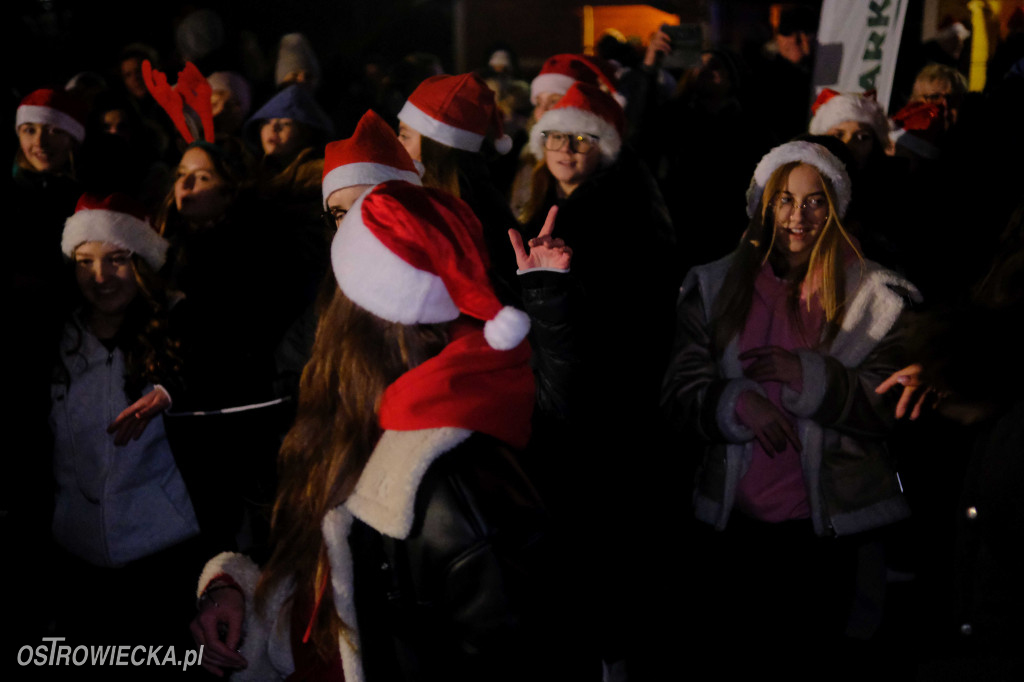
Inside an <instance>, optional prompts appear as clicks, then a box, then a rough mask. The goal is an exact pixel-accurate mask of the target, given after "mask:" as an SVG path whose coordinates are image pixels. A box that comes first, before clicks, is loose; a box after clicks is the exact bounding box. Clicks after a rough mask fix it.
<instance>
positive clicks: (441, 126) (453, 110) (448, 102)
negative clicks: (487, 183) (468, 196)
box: [398, 73, 512, 154]
mask: <svg viewBox="0 0 1024 682" xmlns="http://www.w3.org/2000/svg"><path fill="white" fill-rule="evenodd" d="M398 120H399V121H401V122H403V123H405V124H406V125H407V126H409V127H410V128H412V129H413V130H415V131H416V132H418V133H419V134H420V135H423V136H425V137H429V138H430V139H431V140H434V141H435V142H440V143H441V144H443V145H446V146H448V147H454V148H455V149H462V150H464V151H467V152H479V151H480V147H481V146H482V145H483V142H484V138H486V137H487V134H488V133H489V132H493V133H494V149H495V150H496V151H497V152H498V153H499V154H506V153H508V152H509V150H511V149H512V138H510V137H509V136H508V135H506V134H505V133H504V127H503V125H502V122H501V112H500V110H499V109H498V105H497V103H496V102H495V100H494V91H493V90H491V89H490V88H489V87H488V86H487V83H485V82H484V80H483V79H482V78H480V76H478V75H476V74H475V73H466V74H462V75H461V76H449V75H440V76H431V77H430V78H428V79H426V80H425V81H423V82H422V83H420V84H419V86H417V88H416V89H415V90H413V92H412V94H411V95H409V99H407V100H406V102H405V106H403V107H402V110H401V111H399V112H398Z"/></svg>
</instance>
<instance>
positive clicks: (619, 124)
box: [530, 81, 626, 166]
mask: <svg viewBox="0 0 1024 682" xmlns="http://www.w3.org/2000/svg"><path fill="white" fill-rule="evenodd" d="M552 130H557V131H560V132H563V133H587V134H588V135H593V136H594V137H596V138H598V145H599V147H600V149H601V162H602V165H604V166H607V165H609V164H611V163H613V162H614V161H615V159H617V158H618V157H619V151H620V150H621V149H622V138H623V136H624V135H625V132H626V115H625V112H623V110H622V106H621V105H620V104H619V103H618V101H616V100H615V98H613V97H612V96H611V95H609V94H608V93H606V92H605V91H603V90H601V89H600V88H599V87H597V86H596V85H590V84H589V83H583V82H581V81H577V82H575V83H573V84H572V85H571V86H570V87H569V89H568V90H567V91H566V93H565V95H563V96H562V99H560V100H558V104H556V105H555V106H553V107H552V108H550V109H548V110H547V111H545V112H544V115H543V116H541V117H540V119H539V120H538V121H537V123H535V124H534V126H533V128H531V129H530V153H532V154H533V155H534V156H535V157H536V158H538V159H543V158H544V133H545V132H548V131H552Z"/></svg>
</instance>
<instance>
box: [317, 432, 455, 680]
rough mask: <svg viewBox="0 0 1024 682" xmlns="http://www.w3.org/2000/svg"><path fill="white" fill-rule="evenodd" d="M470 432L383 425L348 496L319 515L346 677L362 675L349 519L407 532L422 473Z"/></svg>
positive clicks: (399, 534)
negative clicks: (343, 630)
mask: <svg viewBox="0 0 1024 682" xmlns="http://www.w3.org/2000/svg"><path fill="white" fill-rule="evenodd" d="M472 433H473V432H472V431H468V430H466V429H457V428H454V427H444V428H438V429H421V430H418V431H385V432H384V435H383V436H381V438H380V441H379V442H378V443H377V447H376V448H374V450H373V454H371V455H370V460H369V461H368V462H367V463H366V467H365V468H364V469H363V473H362V475H361V476H360V477H359V482H358V483H356V488H355V490H354V491H353V492H352V494H351V495H350V496H349V498H348V500H347V501H346V502H345V504H343V505H341V506H339V507H335V508H334V509H332V510H331V511H329V512H327V515H326V516H325V517H324V520H323V524H322V528H323V533H324V539H325V541H326V543H327V558H328V561H329V562H330V564H331V588H332V591H333V594H334V608H335V609H336V610H337V612H338V615H339V616H340V617H341V619H342V621H344V622H345V623H346V624H347V625H348V626H349V631H348V633H347V636H345V635H343V636H342V637H340V638H339V640H338V647H339V648H340V650H341V664H342V669H343V670H344V672H345V679H346V680H348V681H349V682H363V680H364V679H365V678H364V675H363V662H362V657H361V656H360V654H359V647H360V644H359V629H358V627H357V620H356V609H355V591H354V582H353V578H354V575H353V566H352V550H351V548H350V547H349V544H348V535H349V532H350V531H351V529H352V520H353V518H358V519H359V520H360V521H362V522H363V523H365V524H366V525H368V526H370V527H371V528H373V529H374V530H376V531H378V532H380V533H383V534H385V535H389V536H391V537H393V538H397V539H400V540H401V539H404V538H406V537H408V535H409V531H410V530H412V524H413V520H414V518H415V505H416V491H417V490H418V489H419V486H420V481H421V480H422V479H423V475H424V474H425V473H426V472H427V469H428V468H430V465H431V464H432V463H433V462H434V460H436V459H437V458H438V457H439V456H440V455H442V454H444V453H445V452H448V451H449V450H451V449H452V448H454V447H455V446H457V445H458V444H459V443H461V442H462V441H464V440H466V439H467V438H469V437H470V435H472Z"/></svg>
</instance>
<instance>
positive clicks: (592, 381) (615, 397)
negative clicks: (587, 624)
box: [511, 82, 679, 669]
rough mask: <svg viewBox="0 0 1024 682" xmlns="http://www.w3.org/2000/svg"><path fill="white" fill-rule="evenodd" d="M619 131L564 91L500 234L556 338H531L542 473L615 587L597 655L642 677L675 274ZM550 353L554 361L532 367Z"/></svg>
mask: <svg viewBox="0 0 1024 682" xmlns="http://www.w3.org/2000/svg"><path fill="white" fill-rule="evenodd" d="M625 129H626V125H625V117H624V114H623V110H622V107H621V106H620V104H619V103H618V102H617V101H616V100H615V99H614V97H613V96H611V95H609V94H608V93H606V92H605V91H603V90H601V89H600V88H599V87H597V86H594V85H590V84H587V83H582V82H576V83H574V84H573V85H572V86H571V87H570V88H569V89H568V90H567V92H566V93H565V95H564V96H563V97H562V98H561V99H560V100H559V102H558V103H557V104H556V105H555V106H554V107H552V108H551V109H549V110H548V111H546V112H545V113H544V114H543V115H542V116H541V117H540V119H539V120H538V121H537V123H536V124H535V125H534V126H533V128H532V129H531V133H530V148H531V151H532V153H533V154H534V156H535V157H536V158H537V159H540V161H539V162H538V165H537V167H536V168H535V170H534V175H533V187H532V196H531V199H530V201H529V202H528V204H527V206H526V209H525V211H524V213H523V214H522V215H521V216H520V222H521V228H520V231H521V234H520V232H518V231H517V232H513V233H512V235H511V236H512V239H513V243H514V244H516V245H517V252H518V254H519V258H518V259H517V260H518V268H519V273H520V275H519V281H520V284H521V287H522V290H523V300H524V304H525V306H526V310H527V312H528V313H530V316H531V319H532V320H534V328H535V329H536V330H538V334H539V333H540V331H541V330H543V331H544V332H545V333H546V334H547V337H548V338H550V339H553V340H554V341H555V343H550V344H537V347H538V348H540V349H541V351H539V352H538V358H537V359H536V360H535V364H536V365H540V366H541V368H542V371H541V372H538V374H537V376H538V382H549V385H548V386H547V388H548V390H546V391H545V394H546V395H547V396H556V397H557V398H558V403H557V404H551V405H545V406H542V408H541V410H540V417H539V418H538V419H537V420H536V421H537V427H536V430H535V434H536V436H535V439H534V440H535V443H536V446H537V449H538V450H539V451H540V452H539V454H538V455H537V456H536V458H535V459H536V461H537V462H538V463H539V466H538V469H540V470H541V471H542V474H541V475H540V476H539V477H540V479H541V480H543V482H544V483H545V484H546V485H547V486H549V488H550V489H551V490H552V491H553V492H552V495H551V497H552V499H554V500H556V503H557V504H558V506H559V509H558V511H559V512H560V513H561V514H562V518H563V519H564V520H565V522H566V523H567V524H568V525H569V526H570V527H572V528H574V529H577V528H578V529H580V532H579V534H578V535H576V536H575V537H574V540H575V541H577V542H578V543H579V545H578V551H580V552H581V553H582V554H583V555H585V556H591V557H592V558H593V563H594V565H595V566H599V569H598V570H596V571H595V572H594V574H592V575H591V576H589V577H588V578H590V579H593V580H594V581H595V583H596V584H607V585H613V586H614V588H613V589H612V590H611V591H609V592H607V595H608V599H607V603H606V604H605V605H603V606H602V609H601V613H599V614H596V615H595V617H594V619H593V622H595V623H598V627H599V628H604V631H605V632H607V633H609V637H608V641H610V642H614V645H613V647H612V649H613V651H609V653H608V654H607V655H608V656H609V657H611V656H615V657H621V658H622V659H624V660H625V661H627V662H626V665H630V666H632V665H635V666H640V668H638V669H642V668H643V667H644V666H652V667H656V666H657V663H655V662H656V661H660V660H661V659H660V656H661V655H662V653H661V652H664V651H666V650H667V647H665V646H661V645H659V644H657V642H659V641H661V640H660V639H659V638H660V637H662V636H664V633H665V632H666V630H665V629H663V628H662V629H660V631H659V629H658V628H654V627H651V628H648V627H646V624H647V623H654V622H658V621H659V620H660V619H658V618H655V617H654V614H652V613H649V612H647V609H649V608H651V606H652V605H653V604H656V603H664V602H658V601H657V600H656V599H654V598H653V595H651V594H648V593H646V589H647V588H648V587H649V586H653V585H654V584H660V580H659V579H658V578H657V576H658V575H659V574H660V571H662V570H663V569H664V567H663V566H657V567H654V568H652V567H651V566H650V563H649V562H645V561H642V560H641V559H640V557H643V556H645V551H644V549H643V548H644V546H645V545H646V544H647V541H651V542H653V541H654V540H653V538H654V537H655V536H657V535H658V534H659V533H663V532H665V528H664V527H663V526H662V525H661V524H662V523H663V521H661V520H662V519H669V518H672V516H673V514H672V513H670V512H668V510H664V509H657V508H656V505H657V504H658V503H660V502H661V501H662V500H667V499H669V497H670V496H669V495H659V494H658V493H657V492H656V491H657V490H658V487H659V485H660V483H661V482H663V481H665V479H666V477H665V476H658V477H657V481H652V480H651V474H652V471H653V469H652V468H650V467H653V466H654V464H653V463H654V462H655V461H659V462H662V463H665V462H669V460H668V458H667V457H666V455H667V446H666V444H665V442H664V438H663V435H664V434H663V433H662V432H661V430H660V422H659V421H658V397H659V394H660V386H661V379H662V377H663V375H664V369H665V366H666V363H667V360H668V353H669V351H670V348H671V338H672V327H671V325H672V309H673V304H674V302H675V296H676V293H677V291H678V284H679V280H678V279H677V277H676V274H675V273H676V269H677V267H678V266H677V262H676V258H675V250H674V249H675V242H674V236H673V234H674V233H673V231H672V227H671V222H670V219H669V217H668V213H667V210H666V208H665V204H664V201H663V199H662V196H661V193H660V191H659V190H658V188H657V185H656V183H655V181H654V179H653V177H652V175H651V174H650V172H649V171H648V170H647V168H646V166H645V165H644V164H643V163H642V162H641V161H640V159H639V157H638V156H637V155H636V154H635V153H634V151H633V150H632V149H631V148H629V146H628V144H627V142H626V140H625ZM552 210H556V213H555V216H554V218H553V220H551V211H552ZM527 247H529V248H528V249H527ZM539 247H544V248H551V247H553V248H554V249H559V248H561V249H568V250H569V251H568V253H569V255H570V256H571V258H570V259H569V262H567V263H564V264H562V265H561V266H560V267H554V268H552V267H543V266H542V267H537V266H538V264H536V263H533V262H532V260H533V258H532V257H533V255H534V250H535V249H537V248H539ZM558 343H561V345H557V344H558ZM552 347H556V348H557V350H558V355H557V357H556V358H555V359H554V361H552V362H550V363H548V364H547V365H544V364H541V363H544V362H545V361H546V360H547V359H548V358H547V356H545V355H544V354H543V352H544V351H546V350H550V349H551V348H552ZM547 368H553V369H554V370H556V371H552V372H548V371H544V370H545V369H547ZM659 466H660V465H659ZM673 466H674V463H670V464H669V467H670V471H672V467H673ZM672 475H673V474H672V473H670V474H669V476H668V478H671V476H672ZM610 500H615V503H614V504H610V503H609V501H610ZM608 547H615V548H616V550H615V551H614V552H611V553H610V554H611V555H612V556H611V557H609V556H608V555H609V552H607V548H608ZM595 589H596V588H595ZM605 607H607V608H605Z"/></svg>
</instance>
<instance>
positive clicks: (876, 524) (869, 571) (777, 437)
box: [664, 141, 919, 672]
mask: <svg viewBox="0 0 1024 682" xmlns="http://www.w3.org/2000/svg"><path fill="white" fill-rule="evenodd" d="M747 199H748V201H747V211H748V215H749V216H750V218H751V221H750V224H749V227H748V229H747V231H746V233H745V235H744V238H743V240H742V242H741V243H740V246H739V247H738V248H737V249H736V251H734V252H733V253H732V254H730V255H729V256H727V257H725V258H723V259H721V260H719V261H716V262H714V263H710V264H707V265H703V266H699V267H697V268H694V269H693V270H692V271H691V272H690V273H689V274H688V275H687V277H686V279H685V281H684V284H683V287H682V290H681V295H680V300H679V305H678V311H677V332H676V341H675V349H674V351H673V359H672V362H671V365H670V368H669V371H668V374H667V376H666V380H665V393H664V406H665V408H666V411H667V414H668V415H669V418H670V420H671V422H672V423H673V424H674V425H676V426H677V427H679V428H680V429H681V430H683V431H685V432H688V433H690V434H692V435H693V436H694V437H695V438H696V439H698V442H699V443H700V444H701V446H702V447H703V448H704V453H703V459H702V461H701V465H700V467H699V469H698V476H697V489H696V493H695V495H694V510H695V516H696V518H697V520H698V521H700V522H703V524H708V526H705V528H707V527H711V528H714V529H716V530H717V531H722V532H721V533H714V532H706V531H705V532H701V531H698V532H697V535H696V536H695V537H696V538H697V542H698V545H697V546H698V547H699V552H700V554H701V557H702V561H701V563H700V564H699V565H700V566H701V567H703V568H706V569H707V570H706V572H704V571H699V574H700V579H701V580H706V581H707V585H706V586H707V589H706V590H705V591H704V592H703V593H702V598H705V599H706V601H705V602H702V605H703V607H705V609H706V611H702V612H701V613H702V614H703V615H705V616H707V618H708V625H709V627H708V629H707V632H708V633H709V636H711V637H716V636H729V637H731V638H734V639H735V640H736V641H738V642H742V643H743V644H744V646H749V647H753V648H752V651H755V652H762V653H763V652H766V651H771V650H773V648H775V647H777V646H782V645H784V643H786V644H788V643H792V642H800V643H803V644H805V645H806V647H807V649H809V650H810V651H811V654H812V655H811V656H802V657H801V658H800V660H799V661H796V662H792V661H790V662H788V663H787V665H788V666H789V667H788V668H787V670H788V671H789V672H793V671H795V670H800V669H801V668H800V666H803V665H805V664H807V663H808V661H813V660H814V658H813V654H814V653H815V652H818V651H825V650H826V647H827V646H828V645H836V644H837V643H838V642H840V641H842V637H843V636H845V635H848V634H850V633H856V636H858V637H861V636H863V637H865V638H866V637H869V636H870V635H871V634H873V632H874V631H875V630H876V629H877V627H878V616H877V613H871V609H870V608H864V607H865V605H866V604H869V605H870V606H871V607H872V608H877V609H880V608H881V603H880V602H879V601H878V599H879V598H880V593H881V590H882V589H883V587H884V580H885V564H884V551H883V545H882V544H881V536H880V534H879V533H880V531H879V529H882V528H885V527H886V526H890V525H891V524H895V523H897V522H899V521H901V520H903V519H905V518H906V517H907V516H908V515H909V512H910V510H909V507H908V505H907V502H906V500H905V499H904V497H903V495H902V486H901V484H900V481H899V479H898V476H897V475H896V471H895V467H894V462H893V461H892V460H891V458H890V455H889V452H888V450H887V447H886V439H887V437H888V436H889V435H890V434H891V432H892V429H893V425H894V417H893V407H894V399H893V400H890V399H887V398H885V397H883V396H879V395H878V394H876V393H875V391H874V387H875V386H876V385H878V383H879V382H880V381H881V380H882V379H885V378H886V377H888V376H889V375H890V374H891V373H892V372H894V371H896V370H898V369H900V368H901V367H903V366H904V365H905V364H906V358H904V357H903V348H902V343H901V339H902V335H903V329H904V325H903V320H904V314H905V313H906V312H907V310H908V309H909V308H910V307H911V306H912V305H913V304H914V303H915V302H916V301H918V300H919V296H918V293H917V290H916V289H915V288H914V286H913V285H911V284H910V283H909V282H907V281H905V280H903V279H902V278H901V277H900V276H898V275H896V274H895V273H893V272H891V271H889V270H886V269H885V268H883V267H881V266H879V265H878V264H876V263H874V262H872V261H869V260H866V259H864V258H863V257H862V255H861V253H860V250H859V247H858V244H857V242H856V241H855V240H854V239H853V238H851V237H850V236H849V235H848V234H847V232H846V230H845V229H844V227H843V223H842V219H843V216H844V215H845V212H846V209H847V206H848V205H849V202H850V180H849V176H848V174H847V172H846V169H845V166H844V165H843V164H842V163H841V162H840V161H839V160H838V159H837V158H836V157H835V156H833V155H832V154H831V153H829V152H828V151H827V149H826V148H825V147H823V146H821V145H818V144H814V143H811V142H807V141H797V142H788V143H786V144H783V145H781V146H779V147H776V148H775V149H773V150H772V151H770V152H769V153H768V154H767V155H765V157H764V158H763V159H762V160H761V162H760V163H759V164H758V166H757V168H756V169H755V171H754V177H753V180H752V181H751V184H750V188H749V190H748V192H747ZM683 454H684V456H685V455H689V454H690V453H683ZM690 456H692V455H690ZM855 594H857V596H858V599H857V600H856V604H857V607H856V608H855V606H854V604H855V599H854V595H855ZM726 614H727V615H726ZM712 633H713V634H712ZM755 659H756V663H753V665H761V664H763V663H765V661H766V660H770V658H769V659H763V658H761V657H754V658H752V659H751V660H755ZM748 663H750V661H735V662H733V663H732V664H733V665H738V666H740V667H742V666H743V665H747V664H748ZM758 669H760V670H763V668H758Z"/></svg>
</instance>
